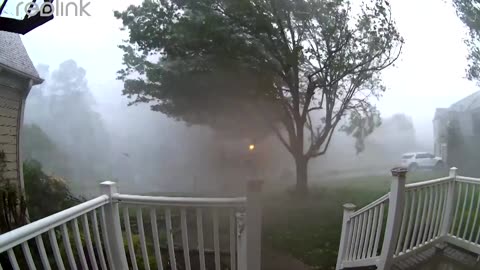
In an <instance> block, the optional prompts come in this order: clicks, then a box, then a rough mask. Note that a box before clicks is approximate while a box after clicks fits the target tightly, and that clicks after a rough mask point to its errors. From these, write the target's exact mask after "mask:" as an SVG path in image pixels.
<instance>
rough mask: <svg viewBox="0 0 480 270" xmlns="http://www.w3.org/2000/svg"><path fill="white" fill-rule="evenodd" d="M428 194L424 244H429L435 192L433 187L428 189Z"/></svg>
mask: <svg viewBox="0 0 480 270" xmlns="http://www.w3.org/2000/svg"><path fill="white" fill-rule="evenodd" d="M427 190H428V191H427V192H428V207H427V216H426V217H425V227H423V228H424V229H423V238H422V243H425V242H427V241H428V240H429V239H428V234H429V228H430V224H431V222H432V205H433V192H432V187H431V186H430V187H427Z"/></svg>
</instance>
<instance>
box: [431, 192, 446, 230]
mask: <svg viewBox="0 0 480 270" xmlns="http://www.w3.org/2000/svg"><path fill="white" fill-rule="evenodd" d="M445 189H446V185H445V184H441V185H439V187H438V208H437V220H436V221H435V228H434V230H433V238H434V239H437V238H438V233H439V230H440V225H441V224H442V218H443V209H445V200H446V199H445V196H444V195H445Z"/></svg>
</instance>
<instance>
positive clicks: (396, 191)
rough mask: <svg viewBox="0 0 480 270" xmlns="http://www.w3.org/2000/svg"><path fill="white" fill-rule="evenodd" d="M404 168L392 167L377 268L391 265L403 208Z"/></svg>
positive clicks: (384, 268)
mask: <svg viewBox="0 0 480 270" xmlns="http://www.w3.org/2000/svg"><path fill="white" fill-rule="evenodd" d="M407 171H408V170H407V169H406V168H395V169H392V176H393V179H392V183H391V186H390V195H389V206H388V217H387V224H386V228H385V237H384V239H383V245H382V253H381V254H380V259H379V262H378V268H377V269H378V270H389V269H390V267H391V266H392V260H393V253H394V252H395V246H396V244H397V240H398V234H399V233H400V225H401V222H402V215H403V208H404V207H405V179H406V176H407Z"/></svg>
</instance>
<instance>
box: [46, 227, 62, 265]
mask: <svg viewBox="0 0 480 270" xmlns="http://www.w3.org/2000/svg"><path fill="white" fill-rule="evenodd" d="M48 236H49V238H50V245H52V251H53V257H54V258H55V262H56V263H57V267H58V269H60V270H65V265H64V264H63V260H62V255H61V254H60V249H59V248H58V242H57V236H56V235H55V231H54V229H51V230H49V231H48Z"/></svg>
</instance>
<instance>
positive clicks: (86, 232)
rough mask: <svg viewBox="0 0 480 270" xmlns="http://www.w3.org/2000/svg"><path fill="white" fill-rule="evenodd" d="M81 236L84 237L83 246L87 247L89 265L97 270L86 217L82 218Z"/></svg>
mask: <svg viewBox="0 0 480 270" xmlns="http://www.w3.org/2000/svg"><path fill="white" fill-rule="evenodd" d="M82 226H83V234H84V235H85V244H86V245H87V252H88V258H89V259H90V265H91V266H92V269H93V270H98V264H97V258H95V252H94V251H93V243H92V236H91V234H90V228H89V224H88V217H87V215H86V214H85V215H83V216H82Z"/></svg>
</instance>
